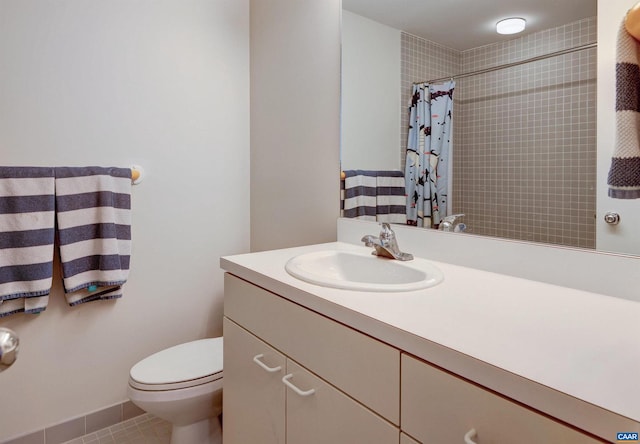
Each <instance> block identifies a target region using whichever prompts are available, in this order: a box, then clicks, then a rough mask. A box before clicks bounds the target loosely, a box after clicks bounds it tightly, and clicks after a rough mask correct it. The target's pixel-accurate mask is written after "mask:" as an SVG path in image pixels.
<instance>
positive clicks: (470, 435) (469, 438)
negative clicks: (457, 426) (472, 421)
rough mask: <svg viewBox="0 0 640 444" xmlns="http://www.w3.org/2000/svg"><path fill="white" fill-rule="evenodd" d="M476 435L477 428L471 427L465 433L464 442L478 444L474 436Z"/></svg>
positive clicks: (465, 443)
mask: <svg viewBox="0 0 640 444" xmlns="http://www.w3.org/2000/svg"><path fill="white" fill-rule="evenodd" d="M475 437H476V429H471V430H469V431H468V432H467V434H466V435H464V444H477V443H476V442H475V441H474V440H473V438H475Z"/></svg>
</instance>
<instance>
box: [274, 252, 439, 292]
mask: <svg viewBox="0 0 640 444" xmlns="http://www.w3.org/2000/svg"><path fill="white" fill-rule="evenodd" d="M285 269H286V270H287V272H288V273H289V274H290V275H292V276H293V277H295V278H298V279H300V280H303V281H305V282H309V283H311V284H316V285H320V286H322V287H331V288H342V289H347V290H358V291H381V292H382V291H388V292H398V291H413V290H420V289H423V288H428V287H432V286H434V285H437V284H439V283H440V282H441V281H442V279H443V275H442V272H441V271H440V270H439V269H438V268H436V267H435V266H434V265H433V264H431V263H430V262H429V261H427V260H424V259H420V258H415V259H414V260H412V261H407V262H401V261H397V260H394V259H386V258H382V257H379V256H374V255H372V254H370V253H369V252H363V253H360V252H353V251H341V250H323V251H316V252H312V253H305V254H301V255H299V256H295V257H293V258H291V259H290V260H289V261H288V262H287V263H286V265H285Z"/></svg>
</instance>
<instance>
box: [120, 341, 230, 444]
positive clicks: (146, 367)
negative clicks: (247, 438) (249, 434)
mask: <svg viewBox="0 0 640 444" xmlns="http://www.w3.org/2000/svg"><path fill="white" fill-rule="evenodd" d="M222 346H223V340H222V338H210V339H200V340H197V341H192V342H187V343H185V344H180V345H176V346H174V347H170V348H168V349H165V350H162V351H160V352H158V353H155V354H153V355H151V356H149V357H147V358H145V359H143V360H142V361H140V362H138V363H137V364H136V365H134V366H133V367H131V371H130V372H129V387H128V390H127V393H128V395H129V399H130V400H131V402H133V403H134V404H136V405H137V406H138V407H140V408H141V409H143V410H145V411H146V412H148V413H151V414H153V415H155V416H157V417H159V418H162V419H165V420H167V421H169V422H170V423H171V424H172V430H171V444H221V443H222V429H221V427H220V420H219V416H220V414H221V413H222V370H223V366H222Z"/></svg>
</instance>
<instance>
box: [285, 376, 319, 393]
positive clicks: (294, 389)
mask: <svg viewBox="0 0 640 444" xmlns="http://www.w3.org/2000/svg"><path fill="white" fill-rule="evenodd" d="M291 378H293V373H289V374H288V375H286V376H283V377H282V382H284V385H286V386H287V387H289V388H290V389H291V390H293V391H294V392H296V393H297V394H298V395H300V396H311V395H313V394H314V393H315V392H316V389H309V390H300V389H299V388H298V387H296V386H295V385H293V384H292V383H290V382H289V379H291Z"/></svg>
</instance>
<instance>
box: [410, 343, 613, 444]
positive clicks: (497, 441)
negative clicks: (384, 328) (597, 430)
mask: <svg viewBox="0 0 640 444" xmlns="http://www.w3.org/2000/svg"><path fill="white" fill-rule="evenodd" d="M401 411H402V425H401V429H402V430H403V431H405V432H407V433H408V434H409V435H411V436H413V437H415V438H416V439H418V440H419V441H420V442H422V443H424V444H443V443H454V442H460V443H462V442H465V438H464V436H465V434H467V433H468V432H469V431H470V430H471V429H475V430H476V432H477V435H476V437H475V438H473V439H472V441H470V442H476V443H478V444H483V443H490V444H502V443H505V444H507V443H508V444H511V443H514V442H517V443H518V444H540V443H557V444H589V443H597V442H601V441H596V440H594V439H592V438H590V437H589V436H587V435H585V434H583V433H581V432H579V431H576V430H574V429H572V428H569V427H567V426H564V425H562V424H560V423H558V422H556V421H554V420H552V419H550V418H548V417H546V416H543V415H540V414H538V413H536V412H534V411H532V410H529V409H527V408H525V407H523V406H521V405H519V404H516V403H515V402H512V401H510V400H508V399H505V398H502V397H500V396H498V395H495V394H493V393H491V392H489V391H487V390H485V389H483V388H481V387H478V386H476V385H474V384H472V383H469V382H467V381H465V380H463V379H461V378H458V377H456V376H453V375H451V374H449V373H447V372H444V371H442V370H440V369H438V368H436V367H434V366H432V365H430V364H427V363H425V362H423V361H420V360H418V359H415V358H413V357H411V356H408V355H405V354H403V355H402V407H401Z"/></svg>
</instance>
